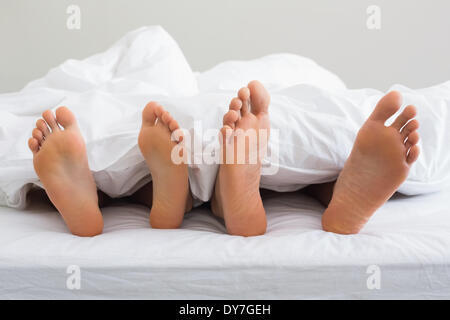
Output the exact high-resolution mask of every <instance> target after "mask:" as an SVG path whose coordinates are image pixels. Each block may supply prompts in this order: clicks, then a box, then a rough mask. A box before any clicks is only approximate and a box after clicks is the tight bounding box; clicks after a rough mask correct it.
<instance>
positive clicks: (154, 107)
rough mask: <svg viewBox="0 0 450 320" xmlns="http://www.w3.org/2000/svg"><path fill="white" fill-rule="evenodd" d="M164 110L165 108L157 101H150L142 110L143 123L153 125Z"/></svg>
mask: <svg viewBox="0 0 450 320" xmlns="http://www.w3.org/2000/svg"><path fill="white" fill-rule="evenodd" d="M163 112H164V108H163V107H162V106H161V105H160V104H159V103H157V102H154V101H152V102H149V103H148V104H147V105H146V106H145V108H144V110H143V111H142V122H143V124H146V125H150V126H153V125H155V122H156V119H157V118H160V117H161V116H162V114H163Z"/></svg>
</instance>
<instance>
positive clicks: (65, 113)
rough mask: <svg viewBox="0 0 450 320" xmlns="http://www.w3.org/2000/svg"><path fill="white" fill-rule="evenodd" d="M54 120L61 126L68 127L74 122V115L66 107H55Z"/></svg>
mask: <svg viewBox="0 0 450 320" xmlns="http://www.w3.org/2000/svg"><path fill="white" fill-rule="evenodd" d="M55 113H56V121H57V122H58V123H59V124H60V125H61V126H62V127H63V128H69V127H70V126H73V125H74V124H76V122H77V121H76V118H75V115H74V114H73V113H72V111H70V110H69V109H68V108H66V107H59V108H58V109H56V112H55Z"/></svg>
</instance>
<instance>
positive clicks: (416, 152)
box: [406, 145, 420, 164]
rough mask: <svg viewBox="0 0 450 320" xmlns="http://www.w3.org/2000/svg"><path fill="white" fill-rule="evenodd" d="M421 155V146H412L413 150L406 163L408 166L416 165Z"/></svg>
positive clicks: (410, 151)
mask: <svg viewBox="0 0 450 320" xmlns="http://www.w3.org/2000/svg"><path fill="white" fill-rule="evenodd" d="M419 154H420V149H419V146H417V145H415V146H412V147H411V149H410V150H409V153H408V156H407V157H406V162H407V163H408V164H412V163H414V162H415V161H416V160H417V158H419Z"/></svg>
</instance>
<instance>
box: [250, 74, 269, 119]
mask: <svg viewBox="0 0 450 320" xmlns="http://www.w3.org/2000/svg"><path fill="white" fill-rule="evenodd" d="M248 89H249V90H250V100H251V112H252V113H253V114H255V115H257V114H259V113H262V112H267V111H268V109H269V104H270V95H269V92H268V91H267V90H266V88H264V86H263V85H262V83H261V82H259V81H257V80H253V81H251V82H250V83H249V84H248Z"/></svg>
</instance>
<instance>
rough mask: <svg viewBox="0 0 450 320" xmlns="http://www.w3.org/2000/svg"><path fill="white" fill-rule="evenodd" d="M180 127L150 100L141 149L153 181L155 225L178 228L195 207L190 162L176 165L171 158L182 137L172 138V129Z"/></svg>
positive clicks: (144, 121) (141, 139)
mask: <svg viewBox="0 0 450 320" xmlns="http://www.w3.org/2000/svg"><path fill="white" fill-rule="evenodd" d="M179 128H180V127H179V125H178V123H177V121H176V120H175V119H173V118H172V116H171V115H170V114H169V113H168V112H167V111H165V110H164V108H163V107H162V106H161V105H159V104H158V103H156V102H150V103H149V104H148V105H147V106H146V107H145V109H144V111H143V112H142V128H141V132H140V134H139V148H140V149H141V152H142V155H143V156H144V158H145V161H146V162H147V165H148V167H149V169H150V173H151V175H152V180H153V202H152V209H151V212H150V225H151V226H152V227H153V228H159V229H174V228H178V227H179V226H180V225H181V223H182V221H183V217H184V214H185V212H187V211H189V210H190V209H191V208H192V196H191V194H190V191H189V180H188V169H187V164H186V163H181V164H176V163H174V162H173V161H172V158H171V153H172V149H173V148H174V147H175V146H176V145H177V144H178V143H179V142H180V141H181V140H182V138H180V140H179V141H172V140H171V135H172V132H174V131H175V130H177V129H179ZM150 197H151V196H150Z"/></svg>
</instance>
